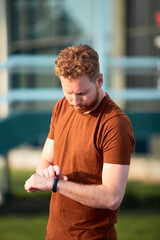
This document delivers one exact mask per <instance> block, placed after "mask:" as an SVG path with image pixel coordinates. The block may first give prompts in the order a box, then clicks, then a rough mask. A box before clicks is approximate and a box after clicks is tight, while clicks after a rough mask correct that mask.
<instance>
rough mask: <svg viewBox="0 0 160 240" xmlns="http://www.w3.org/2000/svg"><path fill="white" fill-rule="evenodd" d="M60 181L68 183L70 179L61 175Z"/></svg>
mask: <svg viewBox="0 0 160 240" xmlns="http://www.w3.org/2000/svg"><path fill="white" fill-rule="evenodd" d="M59 179H60V180H63V181H68V177H67V176H65V175H60V176H59Z"/></svg>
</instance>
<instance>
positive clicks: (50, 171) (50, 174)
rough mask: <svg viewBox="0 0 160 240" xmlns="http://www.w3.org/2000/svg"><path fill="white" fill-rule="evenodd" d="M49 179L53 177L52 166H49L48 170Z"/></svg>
mask: <svg viewBox="0 0 160 240" xmlns="http://www.w3.org/2000/svg"><path fill="white" fill-rule="evenodd" d="M47 169H48V173H49V177H50V178H53V177H54V176H55V170H54V166H49V167H48V168H47Z"/></svg>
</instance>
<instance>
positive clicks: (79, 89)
mask: <svg viewBox="0 0 160 240" xmlns="http://www.w3.org/2000/svg"><path fill="white" fill-rule="evenodd" d="M60 80H61V84H62V89H63V92H64V95H65V97H66V99H67V101H68V102H69V104H70V105H71V106H72V107H73V108H74V110H75V111H77V112H79V113H86V112H89V111H91V110H93V109H95V107H96V106H97V104H98V102H99V88H98V84H97V81H96V82H91V81H90V80H89V78H88V77H87V76H83V77H80V78H78V79H76V80H74V81H72V82H71V81H70V80H68V79H67V78H64V77H60Z"/></svg>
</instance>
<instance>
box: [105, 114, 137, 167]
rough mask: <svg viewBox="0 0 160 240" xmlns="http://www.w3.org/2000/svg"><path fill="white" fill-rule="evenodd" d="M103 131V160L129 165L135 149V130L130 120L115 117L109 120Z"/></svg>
mask: <svg viewBox="0 0 160 240" xmlns="http://www.w3.org/2000/svg"><path fill="white" fill-rule="evenodd" d="M103 132H104V135H103V140H102V151H103V162H104V163H113V164H122V165H129V164H130V157H131V153H132V152H133V149H134V136H133V130H132V127H131V124H130V122H129V120H126V119H125V118H122V117H114V118H112V119H110V120H109V123H108V124H107V127H106V129H104V131H103Z"/></svg>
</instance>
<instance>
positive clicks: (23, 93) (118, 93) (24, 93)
mask: <svg viewBox="0 0 160 240" xmlns="http://www.w3.org/2000/svg"><path fill="white" fill-rule="evenodd" d="M55 58H56V56H55V55H54V56H50V55H15V56H10V57H9V58H8V60H7V61H6V62H1V64H0V70H3V69H8V70H14V69H15V68H19V69H20V68H22V67H26V68H29V69H30V71H32V70H33V69H35V68H39V69H41V68H51V69H53V66H54V60H55ZM106 67H107V68H108V69H110V68H116V67H119V68H125V69H152V70H153V69H154V70H155V71H156V72H158V70H159V68H160V58H154V57H122V58H107V61H106ZM106 82H107V81H106ZM104 86H105V87H104V90H105V91H107V92H108V93H109V94H110V96H111V97H112V98H113V99H116V100H125V101H139V100H140V101H141V100H150V101H152V100H153V101H155V100H160V90H159V89H158V88H143V89H142V88H123V89H118V90H115V89H108V88H107V83H104ZM62 96H63V92H62V89H61V88H53V89H47V88H43V89H42V88H32V89H28V88H27V89H23V88H22V89H9V91H8V92H7V93H6V94H3V95H0V104H2V103H4V102H8V103H14V102H20V101H22V102H29V101H30V102H33V101H37V102H38V101H57V100H58V99H60V98H61V97H62Z"/></svg>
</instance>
